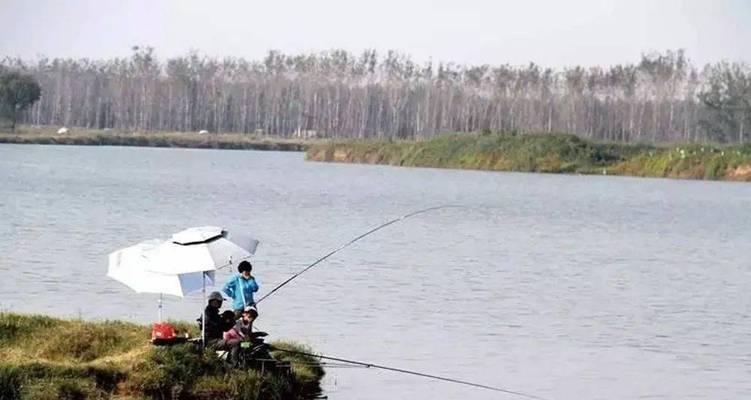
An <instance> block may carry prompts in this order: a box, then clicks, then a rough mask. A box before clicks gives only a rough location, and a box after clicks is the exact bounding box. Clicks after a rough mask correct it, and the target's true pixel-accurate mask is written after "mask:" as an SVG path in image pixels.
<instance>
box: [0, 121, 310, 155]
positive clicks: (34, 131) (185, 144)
mask: <svg viewBox="0 0 751 400" xmlns="http://www.w3.org/2000/svg"><path fill="white" fill-rule="evenodd" d="M314 141H315V139H312V140H311V139H290V138H281V137H273V136H261V135H256V134H243V133H204V134H201V133H198V132H123V131H114V130H92V129H76V128H71V129H69V130H68V132H67V133H57V128H29V127H22V128H20V129H18V130H17V131H16V132H15V133H11V132H0V143H14V144H56V145H78V146H140V147H180V148H193V149H233V150H273V151H306V150H307V148H308V147H309V146H310V144H311V143H312V142H314Z"/></svg>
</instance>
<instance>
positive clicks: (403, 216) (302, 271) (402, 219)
mask: <svg viewBox="0 0 751 400" xmlns="http://www.w3.org/2000/svg"><path fill="white" fill-rule="evenodd" d="M444 208H466V207H464V206H458V205H442V206H435V207H429V208H424V209H422V210H417V211H413V212H411V213H409V214H404V215H402V216H401V217H398V218H394V219H392V220H390V221H388V222H385V223H383V224H381V225H378V226H377V227H375V228H373V229H371V230H369V231H367V232H365V233H363V234H362V235H360V236H358V237H356V238H354V239H352V240H350V241H349V242H347V243H345V244H343V245H341V246H339V247H338V248H336V249H335V250H333V251H331V252H329V253H328V254H326V255H325V256H323V257H321V258H319V259H317V260H316V261H315V262H313V263H312V264H310V265H308V266H307V267H305V268H304V269H302V270H301V271H300V272H298V273H296V274H294V275H292V276H290V277H289V278H287V280H285V281H284V282H282V283H280V284H279V285H277V286H276V287H274V288H273V289H271V291H269V292H268V293H266V294H265V295H263V297H261V298H260V299H258V300H257V301H256V304H258V303H260V302H262V301H263V300H264V299H266V298H268V297H269V296H271V295H272V294H274V293H275V292H276V291H277V290H279V289H281V288H282V287H283V286H284V285H286V284H288V283H290V282H291V281H292V280H293V279H295V278H297V277H298V276H300V275H302V274H304V273H305V272H307V271H308V270H309V269H311V268H313V267H315V266H316V265H318V264H319V263H321V262H322V261H324V260H326V259H327V258H329V257H331V256H333V255H334V254H336V253H338V252H340V251H342V250H344V249H345V248H347V247H349V246H351V245H352V244H354V243H355V242H357V241H359V240H360V239H363V238H365V237H367V236H369V235H371V234H373V233H375V232H378V231H380V230H381V229H383V228H385V227H387V226H389V225H392V224H395V223H397V222H400V221H404V220H405V219H407V218H411V217H414V216H415V215H420V214H424V213H427V212H430V211H436V210H441V209H444Z"/></svg>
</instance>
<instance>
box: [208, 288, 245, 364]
mask: <svg viewBox="0 0 751 400" xmlns="http://www.w3.org/2000/svg"><path fill="white" fill-rule="evenodd" d="M208 300H209V301H208V302H209V304H208V305H207V306H206V309H205V310H204V312H203V320H204V321H205V328H204V336H203V343H204V344H205V345H206V346H207V347H210V348H212V349H215V350H225V351H229V362H230V364H233V365H235V364H237V359H238V354H239V352H240V339H230V340H225V339H224V337H223V335H224V332H225V331H228V330H230V329H232V326H233V325H234V324H235V320H234V318H232V317H231V316H230V315H229V314H234V313H233V312H232V311H229V314H228V313H227V312H225V313H224V314H221V315H220V314H219V309H220V308H222V301H224V298H223V297H222V294H221V293H219V292H212V293H211V294H210V295H209V298H208Z"/></svg>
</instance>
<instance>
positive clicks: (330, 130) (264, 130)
mask: <svg viewBox="0 0 751 400" xmlns="http://www.w3.org/2000/svg"><path fill="white" fill-rule="evenodd" d="M0 70H5V71H6V72H7V71H20V72H22V73H24V74H28V75H31V76H32V77H33V78H34V79H35V80H36V81H37V82H38V83H39V85H40V86H41V99H40V100H39V101H38V102H36V103H34V104H33V105H31V106H30V107H28V108H27V109H26V110H24V111H21V113H20V118H19V121H20V122H22V123H27V124H34V125H58V126H61V125H64V126H80V127H85V128H95V129H96V128H98V129H102V128H114V129H123V130H134V131H151V130H159V131H197V130H204V129H206V130H209V131H211V132H242V133H256V134H263V135H274V136H280V137H293V136H297V137H334V138H404V139H413V138H429V137H433V136H435V135H437V134H440V133H444V132H475V131H499V132H508V131H517V132H521V133H524V132H568V133H575V134H578V135H580V136H583V137H587V138H592V139H602V140H614V141H624V142H630V141H646V142H695V141H714V142H727V143H738V142H746V141H747V138H746V136H747V131H748V126H749V125H751V69H749V67H748V65H745V64H742V63H729V62H720V63H716V64H712V65H706V66H704V67H702V68H697V67H696V66H694V65H693V64H691V62H690V61H689V60H688V59H687V57H686V55H685V54H684V52H683V51H682V50H678V51H667V52H664V53H653V54H646V55H643V56H642V58H641V60H639V62H638V63H636V64H624V65H615V66H610V67H607V68H603V67H597V66H595V67H589V68H584V67H570V68H565V69H562V70H554V69H551V68H545V67H542V66H538V65H536V64H533V63H531V64H529V65H526V66H510V65H501V66H489V65H480V66H463V65H456V64H453V63H448V64H443V63H437V64H436V63H425V64H417V63H415V62H413V61H411V59H410V58H409V57H407V56H405V55H402V54H399V53H396V52H393V51H390V52H387V53H386V54H385V55H383V56H379V55H378V54H377V53H376V52H375V51H373V50H367V51H365V52H363V53H362V54H359V55H355V54H352V53H349V52H346V51H342V50H334V51H329V52H322V53H317V54H301V55H286V54H283V53H280V52H277V51H270V52H269V53H268V55H267V56H266V57H265V58H264V59H263V60H256V61H248V60H244V59H239V58H224V59H215V58H209V57H204V56H200V55H198V54H196V53H191V54H188V55H185V56H181V57H175V58H169V59H166V60H163V61H161V60H159V59H157V57H156V55H155V53H154V50H153V49H152V48H148V47H147V48H139V47H134V48H133V54H132V56H131V57H129V58H116V59H110V60H101V61H92V60H89V59H47V58H42V59H39V60H38V61H35V62H27V61H24V60H21V59H13V58H7V57H6V58H5V59H3V60H1V61H0ZM0 72H2V71H0Z"/></svg>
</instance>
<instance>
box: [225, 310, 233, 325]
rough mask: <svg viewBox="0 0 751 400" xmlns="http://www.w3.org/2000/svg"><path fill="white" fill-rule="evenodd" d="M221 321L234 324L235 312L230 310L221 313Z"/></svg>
mask: <svg viewBox="0 0 751 400" xmlns="http://www.w3.org/2000/svg"><path fill="white" fill-rule="evenodd" d="M222 320H223V321H225V322H231V323H233V324H234V323H235V312H234V311H232V310H226V311H224V312H223V313H222Z"/></svg>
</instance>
